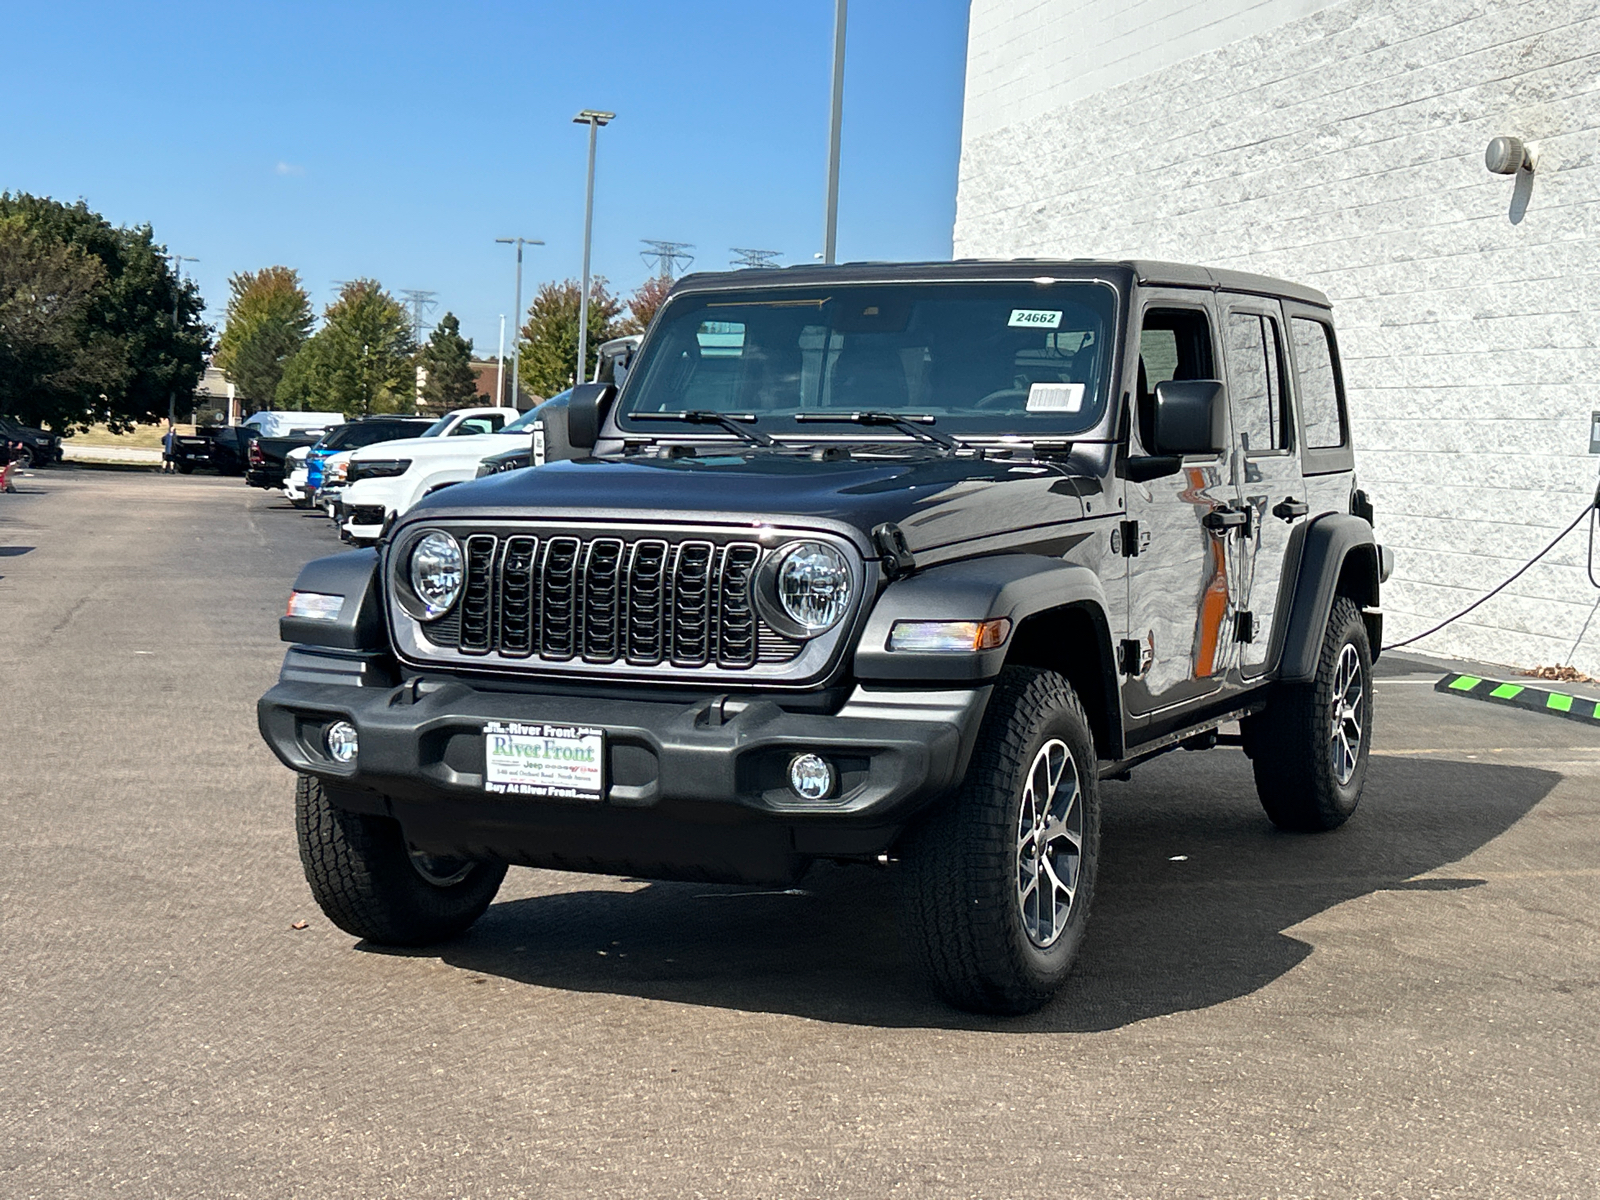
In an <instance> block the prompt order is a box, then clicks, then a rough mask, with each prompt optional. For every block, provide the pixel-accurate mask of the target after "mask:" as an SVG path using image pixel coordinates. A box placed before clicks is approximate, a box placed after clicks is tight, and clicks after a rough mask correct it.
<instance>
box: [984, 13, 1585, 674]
mask: <svg viewBox="0 0 1600 1200" xmlns="http://www.w3.org/2000/svg"><path fill="white" fill-rule="evenodd" d="M969 29H970V33H969V40H968V48H967V77H966V101H965V108H964V114H963V129H962V145H961V166H960V183H959V189H958V195H957V208H956V221H955V238H954V241H955V254H956V256H957V257H968V256H972V257H989V256H995V257H1005V258H1010V257H1022V256H1029V255H1037V256H1043V257H1067V258H1070V257H1074V256H1079V255H1084V256H1094V257H1139V258H1154V259H1172V260H1177V261H1182V262H1196V263H1203V264H1208V265H1214V266H1220V267H1231V268H1235V269H1241V270H1246V271H1256V272H1260V273H1262V274H1267V275H1275V276H1281V277H1283V278H1286V279H1292V280H1296V281H1298V282H1302V283H1308V284H1311V285H1312V286H1314V287H1317V288H1320V289H1322V290H1323V291H1324V292H1326V293H1327V294H1328V295H1329V296H1330V297H1331V298H1332V300H1333V303H1334V311H1335V315H1336V319H1337V321H1338V328H1339V337H1340V346H1341V350H1342V351H1343V356H1344V361H1345V370H1346V376H1347V381H1348V384H1349V395H1350V404H1351V410H1352V418H1353V420H1354V422H1355V423H1356V428H1357V441H1356V445H1357V460H1356V461H1357V469H1358V473H1359V477H1360V483H1361V486H1362V487H1364V488H1366V489H1367V490H1368V491H1369V492H1370V493H1371V494H1372V496H1373V499H1374V501H1375V502H1376V505H1377V525H1378V532H1379V534H1380V536H1381V537H1382V540H1383V541H1384V542H1385V543H1387V544H1388V545H1390V546H1392V547H1393V548H1394V550H1395V553H1396V559H1397V561H1396V567H1395V574H1394V578H1393V580H1392V581H1391V582H1390V584H1389V585H1388V586H1387V587H1386V588H1385V592H1384V607H1385V609H1386V610H1387V612H1388V625H1387V629H1386V633H1387V634H1388V635H1389V636H1390V637H1391V638H1395V639H1398V638H1404V637H1407V636H1408V635H1411V634H1415V633H1420V632H1421V631H1422V630H1424V629H1425V628H1427V627H1428V626H1430V625H1433V624H1434V623H1436V622H1437V621H1439V620H1441V619H1443V618H1444V617H1446V616H1448V615H1450V614H1451V613H1453V612H1456V611H1458V610H1459V609H1461V608H1464V607H1465V606H1466V605H1467V604H1469V603H1470V602H1472V601H1473V600H1474V599H1476V598H1478V597H1479V596H1481V595H1482V594H1483V593H1484V592H1485V591H1487V590H1488V589H1489V588H1490V587H1492V586H1493V585H1494V584H1496V583H1499V582H1500V581H1501V580H1503V579H1504V578H1506V577H1507V576H1509V575H1510V574H1511V573H1512V572H1513V571H1514V570H1516V569H1517V568H1518V567H1519V566H1521V565H1522V564H1523V563H1524V562H1525V561H1526V560H1527V559H1529V558H1530V557H1532V555H1533V554H1534V553H1535V552H1536V551H1537V550H1539V549H1540V548H1542V547H1543V546H1544V544H1545V543H1546V542H1547V541H1549V539H1550V538H1551V537H1553V536H1554V534H1555V533H1556V532H1557V531H1558V530H1559V529H1560V528H1562V527H1563V526H1565V525H1566V524H1567V522H1568V521H1570V520H1572V519H1573V518H1574V517H1575V516H1577V514H1578V513H1579V511H1580V509H1581V508H1582V506H1583V504H1584V503H1585V501H1586V500H1588V499H1589V498H1590V497H1592V496H1593V495H1594V489H1595V476H1596V465H1597V460H1596V458H1594V457H1590V455H1589V453H1588V451H1589V445H1590V426H1591V413H1593V412H1594V411H1596V410H1600V391H1597V390H1596V386H1595V380H1596V379H1600V317H1597V316H1596V314H1597V313H1600V237H1597V236H1596V229H1597V228H1600V166H1597V165H1596V158H1595V148H1594V147H1595V140H1594V139H1595V130H1596V128H1600V89H1597V88H1596V86H1595V79H1596V72H1597V70H1600V53H1597V51H1600V17H1597V15H1596V9H1595V6H1594V3H1593V0H1540V2H1539V3H1536V4H1485V3H1482V2H1481V0H1410V2H1406V3H1401V2H1400V0H1342V2H1338V3H1331V2H1328V0H1209V2H1208V3H1204V4H1201V3H1197V2H1196V0H1149V2H1148V3H1144V4H1138V5H1130V4H1126V3H1123V2H1121V0H973V3H972V9H971V21H970V26H969ZM1498 137H1516V138H1519V139H1521V140H1522V141H1523V142H1525V143H1527V145H1528V146H1529V147H1530V148H1531V149H1532V151H1533V152H1534V154H1535V156H1536V158H1535V163H1534V170H1533V171H1532V172H1531V173H1530V172H1528V171H1521V172H1517V173H1516V174H1515V176H1514V177H1507V176H1505V175H1497V174H1491V173H1490V172H1489V171H1488V170H1487V169H1486V167H1485V151H1486V148H1487V147H1488V145H1489V142H1490V140H1491V139H1493V138H1498ZM1511 169H1512V170H1514V169H1515V168H1514V167H1512V168H1511ZM1585 551H1586V545H1585V538H1584V537H1583V535H1582V531H1581V530H1580V531H1579V532H1577V533H1574V534H1572V535H1570V536H1569V537H1568V539H1567V541H1566V542H1564V543H1563V544H1562V546H1561V547H1560V548H1559V549H1558V550H1557V551H1556V552H1555V553H1554V554H1552V556H1551V557H1550V558H1549V559H1547V560H1546V561H1545V562H1544V563H1541V564H1540V565H1539V566H1538V567H1535V568H1534V569H1533V570H1531V571H1529V572H1528V573H1527V574H1526V575H1524V576H1523V577H1522V578H1520V579H1518V580H1517V581H1516V583H1514V584H1513V585H1512V586H1511V587H1510V588H1509V589H1508V590H1507V591H1506V592H1504V593H1502V594H1501V595H1499V596H1497V597H1496V598H1495V599H1493V600H1491V601H1489V602H1488V603H1487V604H1485V605H1484V606H1483V607H1482V608H1481V609H1479V610H1477V611H1476V612H1474V613H1472V614H1471V615H1470V616H1468V617H1467V618H1465V619H1464V620H1462V621H1460V622H1458V623H1456V624H1455V625H1452V626H1450V627H1449V628H1448V629H1446V630H1445V631H1444V632H1442V633H1439V634H1437V635H1435V636H1433V637H1430V638H1429V639H1428V640H1426V641H1425V642H1423V643H1421V644H1420V645H1419V647H1418V648H1419V649H1424V650H1427V651H1431V652H1434V653H1442V654H1454V655H1461V656H1464V657H1471V658H1477V659H1482V660H1487V661H1490V662H1501V663H1514V664H1518V665H1523V666H1530V665H1534V664H1555V663H1572V664H1573V665H1575V666H1577V667H1578V668H1579V669H1580V670H1583V671H1586V672H1588V673H1589V674H1591V675H1600V593H1596V591H1595V590H1594V589H1593V588H1592V587H1591V586H1590V584H1589V581H1588V576H1587V572H1586V570H1585V561H1584V560H1585Z"/></svg>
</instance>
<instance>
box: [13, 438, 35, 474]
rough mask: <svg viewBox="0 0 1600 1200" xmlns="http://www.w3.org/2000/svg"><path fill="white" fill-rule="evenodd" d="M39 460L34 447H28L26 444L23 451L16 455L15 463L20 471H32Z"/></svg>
mask: <svg viewBox="0 0 1600 1200" xmlns="http://www.w3.org/2000/svg"><path fill="white" fill-rule="evenodd" d="M37 460H38V456H37V455H35V454H34V452H33V447H32V446H29V445H27V444H26V443H24V444H23V446H22V449H20V450H18V451H17V453H16V459H15V462H16V464H17V469H18V470H19V471H31V470H32V469H33V466H34V463H35V462H37Z"/></svg>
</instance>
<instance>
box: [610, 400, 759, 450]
mask: <svg viewBox="0 0 1600 1200" xmlns="http://www.w3.org/2000/svg"><path fill="white" fill-rule="evenodd" d="M627 415H628V419H629V420H632V421H682V422H683V423H684V424H686V425H720V426H722V427H723V428H724V429H726V430H727V431H728V432H729V433H731V434H734V435H736V436H737V437H739V438H740V439H741V440H743V441H746V442H749V443H750V444H751V445H752V446H776V445H777V444H778V443H777V442H776V441H774V440H773V439H772V438H770V437H768V436H767V435H766V434H764V433H762V432H761V431H760V430H759V429H746V428H745V426H746V425H754V424H755V423H756V415H755V413H719V412H707V411H706V410H705V409H700V408H696V409H690V410H689V411H688V412H632V413H628V414H627Z"/></svg>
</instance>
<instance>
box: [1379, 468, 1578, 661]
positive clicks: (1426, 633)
mask: <svg viewBox="0 0 1600 1200" xmlns="http://www.w3.org/2000/svg"><path fill="white" fill-rule="evenodd" d="M1585 519H1587V520H1588V521H1589V562H1588V568H1589V582H1590V583H1592V584H1594V586H1595V587H1597V588H1600V579H1596V578H1595V573H1594V533H1595V525H1596V524H1597V523H1600V486H1597V487H1596V488H1595V492H1594V499H1593V500H1591V501H1589V503H1588V504H1586V505H1584V506H1583V511H1582V512H1580V513H1579V514H1578V515H1577V516H1576V517H1574V518H1573V520H1572V524H1570V525H1568V526H1567V527H1566V528H1565V529H1563V530H1562V531H1561V532H1560V533H1558V534H1556V536H1555V537H1554V538H1552V539H1551V540H1550V544H1549V545H1547V546H1546V547H1545V548H1544V549H1543V550H1541V551H1539V553H1537V554H1535V555H1534V556H1533V557H1532V558H1530V559H1529V560H1528V561H1527V562H1525V563H1523V564H1522V565H1521V566H1520V567H1518V568H1517V569H1516V570H1515V571H1514V572H1512V574H1511V575H1510V576H1509V577H1508V578H1507V579H1506V580H1505V581H1504V582H1503V583H1501V584H1499V585H1498V586H1497V587H1495V588H1493V589H1491V590H1490V591H1487V592H1485V593H1484V594H1483V595H1481V596H1479V597H1478V598H1477V599H1476V600H1474V601H1473V602H1472V603H1471V604H1469V605H1467V606H1466V607H1465V608H1463V609H1462V610H1461V611H1460V612H1458V613H1456V614H1455V615H1454V616H1450V617H1446V618H1445V619H1444V620H1442V621H1440V622H1439V623H1438V624H1437V625H1435V626H1434V627H1433V628H1432V629H1425V630H1423V631H1422V632H1421V633H1419V634H1417V635H1416V636H1415V637H1408V638H1407V639H1406V640H1405V641H1403V642H1390V643H1389V644H1388V645H1387V646H1385V647H1384V650H1398V649H1400V647H1402V646H1409V645H1411V643H1412V642H1420V641H1421V640H1422V639H1423V638H1425V637H1431V636H1432V635H1433V634H1436V633H1438V632H1439V630H1441V629H1443V628H1444V627H1445V626H1446V625H1450V624H1452V623H1454V622H1456V621H1459V620H1460V619H1461V618H1462V617H1464V616H1466V615H1467V614H1468V613H1469V612H1471V611H1472V610H1473V609H1475V608H1478V607H1480V606H1482V605H1483V604H1485V603H1487V602H1488V601H1490V600H1492V599H1494V597H1495V596H1497V595H1499V594H1500V593H1501V592H1503V591H1505V590H1506V588H1508V587H1510V586H1511V585H1512V584H1513V583H1515V582H1516V581H1517V580H1518V579H1520V578H1521V577H1522V576H1523V575H1525V574H1527V572H1528V569H1529V568H1530V567H1532V566H1533V565H1534V564H1535V563H1536V562H1538V561H1539V560H1540V559H1541V558H1543V557H1544V556H1545V555H1546V554H1549V553H1550V551H1552V550H1554V549H1555V548H1556V546H1557V545H1559V544H1560V542H1561V539H1562V538H1564V537H1566V536H1567V534H1569V533H1571V532H1572V531H1573V530H1574V529H1576V528H1577V527H1578V526H1579V525H1581V524H1582V523H1583V522H1584V520H1585Z"/></svg>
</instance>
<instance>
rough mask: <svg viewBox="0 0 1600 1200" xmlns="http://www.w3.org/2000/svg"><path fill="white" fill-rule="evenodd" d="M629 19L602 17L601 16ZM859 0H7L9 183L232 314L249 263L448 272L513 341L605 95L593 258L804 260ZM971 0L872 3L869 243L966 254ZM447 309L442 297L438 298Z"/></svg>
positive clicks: (849, 236) (460, 300)
mask: <svg viewBox="0 0 1600 1200" xmlns="http://www.w3.org/2000/svg"><path fill="white" fill-rule="evenodd" d="M600 13H604V14H605V16H604V18H603V19H600V18H597V16H596V14H600ZM832 21H833V4H832V3H831V0H751V2H747V3H743V4H738V3H720V4H708V3H688V2H685V0H614V2H613V3H610V4H591V3H571V2H568V3H559V4H558V3H547V2H544V0H532V2H524V3H497V2H489V0H469V2H467V3H457V4H437V3H432V4H421V3H416V2H415V0H393V2H391V3H383V4H380V3H340V2H339V0H329V2H325V3H301V2H295V3H273V4H252V5H237V4H226V3H224V4H216V3H211V4H204V5H201V4H193V3H182V2H178V3H174V2H165V3H161V4H145V5H129V4H111V3H105V2H99V3H74V2H72V0H52V2H51V3H48V4H40V3H31V2H23V0H0V27H3V28H4V29H5V40H6V42H7V45H8V50H7V53H6V55H5V59H6V71H5V73H6V76H7V78H6V93H7V98H8V101H9V104H8V109H9V111H8V114H7V118H6V120H5V122H4V123H3V125H0V190H10V191H19V190H20V191H28V192H33V193H37V194H43V195H50V196H54V197H56V198H58V199H62V200H67V201H71V200H76V199H77V198H78V197H80V196H81V197H82V198H84V199H85V200H87V201H88V203H89V205H90V206H91V207H92V208H95V209H97V210H98V211H100V212H102V213H104V214H105V215H106V216H107V217H109V218H110V219H111V220H112V221H113V222H116V223H118V224H133V223H141V222H146V221H148V222H149V223H150V224H152V225H153V226H154V228H155V233H156V237H157V238H158V240H160V241H163V242H165V243H167V244H168V246H169V247H170V248H171V249H173V250H174V251H177V252H180V253H183V254H189V255H195V256H197V257H198V258H199V259H200V260H201V261H200V263H199V264H198V265H195V266H192V267H188V268H187V269H189V270H191V271H192V272H193V273H194V275H195V276H196V278H198V280H199V281H200V284H201V288H202V290H203V292H204V294H205V296H206V299H207V301H208V303H209V304H210V306H211V308H210V314H211V317H212V319H213V320H216V321H219V322H220V319H221V315H222V306H223V304H224V303H225V301H226V298H227V278H228V276H229V275H230V274H231V273H232V272H234V271H238V270H242V269H250V268H256V267H262V266H267V265H269V264H273V263H282V264H284V265H287V266H290V267H294V268H295V269H297V270H298V271H299V272H300V273H301V277H302V278H303V279H304V280H305V282H306V285H307V287H308V288H309V290H310V291H311V294H312V298H313V301H314V302H315V304H316V305H317V308H318V311H319V312H320V310H321V307H322V305H324V304H325V303H326V302H327V301H328V300H329V299H331V297H332V295H333V287H332V281H334V280H339V279H351V278H355V277H356V276H361V275H366V276H372V277H374V278H376V279H378V280H380V281H382V282H383V284H385V285H386V286H387V287H389V288H391V289H393V290H399V289H401V288H428V289H432V290H434V291H436V292H438V293H439V301H440V304H441V307H440V310H439V311H440V312H441V313H442V312H443V311H444V309H445V308H449V309H451V310H453V311H454V312H455V313H456V314H457V315H458V316H460V317H461V320H462V324H463V327H464V332H466V333H467V335H468V336H470V337H472V338H474V339H475V340H476V342H477V349H478V350H479V351H480V352H486V353H493V351H494V349H495V343H496V339H497V335H498V316H499V314H500V313H502V312H504V313H507V314H508V324H509V319H510V318H509V314H510V313H511V309H512V251H511V248H510V247H507V246H497V245H495V243H494V238H495V237H496V236H504V235H512V234H522V235H523V236H527V237H538V238H543V239H544V240H545V241H546V242H547V243H548V244H547V245H546V246H545V247H542V248H540V247H530V248H529V249H528V251H527V255H528V258H527V266H526V274H525V276H524V302H525V303H526V300H527V297H528V296H529V295H531V292H532V285H535V284H537V283H538V282H539V281H540V280H544V279H550V278H561V277H565V276H569V275H570V276H576V275H577V274H578V273H579V268H580V265H581V245H582V238H583V175H584V162H585V155H586V148H587V147H586V140H585V131H584V129H583V128H582V127H580V126H577V125H573V124H572V123H571V121H572V117H573V115H574V114H575V113H576V112H577V111H578V110H579V109H581V108H589V107H592V108H599V109H613V110H615V111H616V112H617V113H618V117H617V120H616V122H615V123H614V124H612V125H611V126H610V127H609V128H607V129H604V130H602V131H601V133H600V154H599V166H598V170H597V175H596V180H597V182H596V201H595V241H594V266H595V270H596V272H597V273H599V274H603V275H605V276H607V277H608V278H609V279H610V280H611V282H612V285H613V290H618V291H624V292H626V291H629V290H631V289H632V288H633V287H634V286H636V285H637V284H638V283H639V282H640V281H641V280H642V279H643V278H644V277H645V276H646V274H647V273H648V272H647V268H646V267H645V265H644V263H643V262H642V261H641V259H640V257H639V251H640V250H641V249H642V247H641V245H640V239H641V238H663V239H672V240H676V241H684V242H693V243H695V244H696V250H695V254H696V256H697V257H696V261H695V268H701V267H706V268H713V269H719V268H722V267H724V266H726V265H727V263H728V260H729V258H730V255H729V251H728V248H729V247H730V246H753V247H759V248H764V249H773V250H779V251H782V252H783V258H782V260H781V261H784V262H799V261H805V260H807V259H809V258H810V257H811V255H812V254H813V253H814V252H816V251H819V250H820V249H821V247H822V209H823V183H824V171H825V166H826V150H827V113H828V86H829V62H830V53H831V42H832ZM966 22H967V5H966V3H965V2H964V0H853V2H852V3H851V5H850V40H849V47H848V52H847V55H846V63H847V70H846V79H845V118H844V150H843V162H842V172H841V177H842V182H841V199H840V221H839V253H840V257H841V259H852V258H889V259H914V258H946V257H948V256H949V254H950V232H951V224H952V221H953V219H954V210H955V184H956V160H957V156H958V152H959V143H960V134H961V90H962V80H963V71H964V65H965V52H966ZM436 315H437V314H436Z"/></svg>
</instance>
